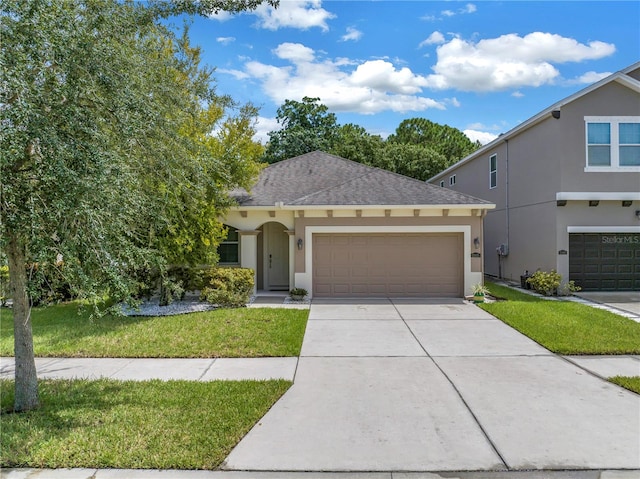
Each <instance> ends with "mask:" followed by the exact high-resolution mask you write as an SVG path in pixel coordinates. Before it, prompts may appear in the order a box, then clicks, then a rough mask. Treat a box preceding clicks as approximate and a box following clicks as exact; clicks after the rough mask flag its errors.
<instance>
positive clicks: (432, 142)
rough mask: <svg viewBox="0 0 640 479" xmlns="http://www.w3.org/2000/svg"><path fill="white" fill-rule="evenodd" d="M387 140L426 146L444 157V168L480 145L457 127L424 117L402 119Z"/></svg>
mask: <svg viewBox="0 0 640 479" xmlns="http://www.w3.org/2000/svg"><path fill="white" fill-rule="evenodd" d="M387 142H389V143H401V144H405V145H406V144H410V145H424V146H428V147H429V148H431V149H432V150H434V151H436V152H438V153H440V154H441V155H443V156H444V157H445V158H446V166H445V168H446V167H449V166H451V165H452V164H453V163H455V162H456V161H458V160H461V159H462V158H464V157H465V156H467V155H469V154H471V153H473V152H474V151H476V150H477V149H478V148H480V146H481V145H480V143H479V142H475V143H474V142H473V141H471V140H470V139H469V137H468V136H467V135H465V134H464V133H463V132H461V131H460V130H458V129H457V128H453V127H451V126H448V125H440V124H438V123H434V122H432V121H430V120H427V119H426V118H410V119H407V120H403V121H402V122H401V123H400V125H399V126H398V128H396V131H395V133H394V134H392V135H389V137H388V138H387ZM443 169H444V168H443Z"/></svg>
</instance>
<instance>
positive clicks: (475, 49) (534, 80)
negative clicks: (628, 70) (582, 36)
mask: <svg viewBox="0 0 640 479" xmlns="http://www.w3.org/2000/svg"><path fill="white" fill-rule="evenodd" d="M613 52H615V46H614V45H612V44H609V43H604V42H598V41H594V42H590V43H589V44H583V43H579V42H578V41H576V40H574V39H573V38H566V37H562V36H560V35H556V34H551V33H543V32H533V33H530V34H528V35H525V36H524V37H520V36H518V35H517V34H508V35H502V36H500V37H498V38H490V39H486V40H480V41H479V42H477V43H474V42H471V41H466V40H463V39H461V38H453V39H452V40H451V41H449V42H448V43H445V44H443V45H440V46H439V47H438V48H437V55H438V61H437V63H436V65H435V66H434V67H433V70H434V71H435V74H433V75H429V77H428V79H429V85H430V86H431V87H432V88H435V89H445V88H456V89H459V90H464V91H499V90H506V89H511V88H520V87H523V86H540V85H544V84H549V83H552V82H553V81H554V80H556V79H557V78H558V77H559V75H560V72H559V71H558V70H557V69H556V68H555V66H554V65H553V64H557V63H566V62H580V61H583V60H593V59H598V58H603V57H606V56H609V55H611V54H612V53H613Z"/></svg>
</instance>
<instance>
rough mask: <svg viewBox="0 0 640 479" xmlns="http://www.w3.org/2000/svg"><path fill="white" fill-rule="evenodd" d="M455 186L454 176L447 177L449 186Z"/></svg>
mask: <svg viewBox="0 0 640 479" xmlns="http://www.w3.org/2000/svg"><path fill="white" fill-rule="evenodd" d="M455 184H456V175H451V176H450V177H449V186H453V185H455Z"/></svg>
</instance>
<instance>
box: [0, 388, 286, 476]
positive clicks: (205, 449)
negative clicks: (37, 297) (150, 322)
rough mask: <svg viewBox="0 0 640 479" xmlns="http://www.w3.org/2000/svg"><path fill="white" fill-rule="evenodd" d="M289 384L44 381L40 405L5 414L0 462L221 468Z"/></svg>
mask: <svg viewBox="0 0 640 479" xmlns="http://www.w3.org/2000/svg"><path fill="white" fill-rule="evenodd" d="M290 385H291V383H290V382H288V381H217V382H188V381H169V382H162V381H145V382H122V381H113V380H106V379H101V380H98V381H85V380H73V381H66V380H55V381H53V380H48V381H40V400H41V404H42V405H41V407H40V409H38V410H36V411H31V412H28V413H21V414H12V413H6V412H5V411H7V410H8V409H9V408H10V407H11V406H12V404H13V381H8V380H3V381H0V391H1V392H2V394H1V397H2V399H1V404H2V410H3V414H2V417H1V419H2V428H0V467H3V468H8V467H34V468H69V467H84V468H125V469H126V468H132V469H215V468H216V467H218V466H219V465H220V463H221V462H222V461H223V460H224V458H225V457H226V456H227V455H228V454H229V453H230V452H231V449H232V448H233V447H234V446H235V445H236V444H237V443H238V442H239V441H240V439H241V438H242V437H243V436H244V435H245V434H246V433H247V432H248V431H249V429H251V427H252V426H253V425H254V424H255V423H256V422H257V421H258V420H259V419H260V418H261V417H262V416H263V415H264V414H265V413H266V412H267V411H268V410H269V408H270V407H271V406H272V405H273V404H274V403H275V402H276V401H277V400H278V399H279V398H280V397H281V396H282V394H284V393H285V391H286V390H287V389H288V388H289V386H290Z"/></svg>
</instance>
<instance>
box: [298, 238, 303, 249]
mask: <svg viewBox="0 0 640 479" xmlns="http://www.w3.org/2000/svg"><path fill="white" fill-rule="evenodd" d="M298 249H299V250H300V249H302V238H298Z"/></svg>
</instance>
